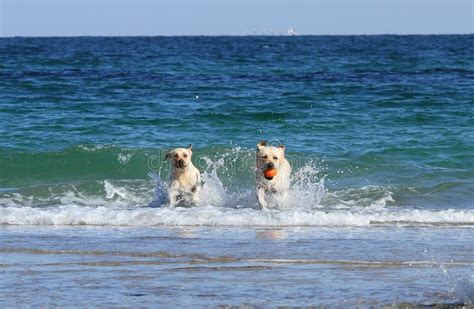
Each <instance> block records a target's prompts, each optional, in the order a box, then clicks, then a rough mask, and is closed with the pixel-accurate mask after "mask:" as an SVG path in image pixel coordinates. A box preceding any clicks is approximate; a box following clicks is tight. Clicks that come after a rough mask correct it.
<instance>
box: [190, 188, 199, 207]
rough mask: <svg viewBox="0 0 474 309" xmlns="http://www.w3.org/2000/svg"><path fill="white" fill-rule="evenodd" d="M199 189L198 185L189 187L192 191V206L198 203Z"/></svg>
mask: <svg viewBox="0 0 474 309" xmlns="http://www.w3.org/2000/svg"><path fill="white" fill-rule="evenodd" d="M200 191H201V188H200V187H199V186H195V187H193V188H192V189H191V192H192V194H193V195H192V197H191V202H192V203H193V204H194V206H197V204H198V203H199V192H200Z"/></svg>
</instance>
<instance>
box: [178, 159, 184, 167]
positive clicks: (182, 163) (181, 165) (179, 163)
mask: <svg viewBox="0 0 474 309" xmlns="http://www.w3.org/2000/svg"><path fill="white" fill-rule="evenodd" d="M178 166H179V167H181V168H182V167H184V160H183V159H181V160H178Z"/></svg>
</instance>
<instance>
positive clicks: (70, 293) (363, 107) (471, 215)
mask: <svg viewBox="0 0 474 309" xmlns="http://www.w3.org/2000/svg"><path fill="white" fill-rule="evenodd" d="M473 42H474V36H473V35H462V36H461V35H460V36H456V35H453V36H346V37H337V36H336V37H326V36H322V37H319V36H315V37H312V36H311V37H166V38H164V37H153V38H146V37H135V38H8V39H6V38H1V39H0V237H1V239H2V241H1V242H0V251H1V261H0V267H1V271H2V279H3V278H5V280H4V281H5V282H6V284H5V285H3V286H2V288H1V290H0V293H1V295H2V296H7V297H0V299H1V300H0V301H1V302H2V303H0V305H2V306H4V307H5V306H6V307H12V306H14V305H17V304H22V305H33V306H36V305H58V306H65V305H68V304H71V303H74V304H77V305H79V306H80V305H83V306H89V305H91V306H99V305H102V306H107V305H109V306H112V305H116V306H119V305H124V304H125V305H130V306H134V305H143V306H147V305H149V306H151V305H154V304H157V303H160V304H163V305H164V306H172V305H176V304H179V305H182V306H191V305H194V306H199V307H207V306H218V305H238V304H245V303H248V304H253V305H256V306H263V307H274V306H279V305H328V306H336V307H344V306H348V305H350V306H356V305H357V306H362V307H369V306H372V305H373V306H381V305H384V304H393V303H399V302H403V301H409V302H414V303H422V304H432V303H436V302H442V303H451V302H464V303H472V301H473V296H472V295H474V291H473V275H474V270H473V257H474V245H473V244H474V241H473V240H474V204H473V192H474V156H473V153H474V130H473V127H474V121H473V119H474V109H473V104H474V100H473V98H474V96H473V95H472V94H473V92H474V85H473V83H472V80H473V78H474V61H473V58H472V54H474V50H473V48H474V44H473ZM261 139H266V140H269V141H270V142H271V143H275V144H278V143H283V144H285V145H286V156H287V158H288V160H289V162H290V164H291V166H292V168H293V173H292V179H291V183H292V185H291V190H290V194H289V199H288V201H287V203H286V204H284V205H283V208H282V209H271V210H268V211H259V210H255V209H254V208H255V206H256V200H255V192H254V191H255V189H254V174H253V169H254V164H255V157H254V156H255V154H254V148H255V144H256V143H257V142H258V141H259V140H261ZM189 143H193V145H194V147H193V150H194V154H193V161H194V163H195V165H196V166H197V167H198V168H199V169H200V171H201V172H202V173H203V179H204V180H205V186H204V187H203V193H202V199H201V202H200V204H199V205H198V207H196V208H190V209H185V208H177V209H169V208H167V207H166V203H167V202H166V179H167V177H168V175H169V167H168V165H167V163H165V162H163V157H164V154H165V152H166V151H167V150H169V149H170V148H173V147H177V146H186V145H188V144H189ZM38 295H40V296H38ZM84 296H86V297H84ZM86 299H87V300H88V302H86V301H85V300H86Z"/></svg>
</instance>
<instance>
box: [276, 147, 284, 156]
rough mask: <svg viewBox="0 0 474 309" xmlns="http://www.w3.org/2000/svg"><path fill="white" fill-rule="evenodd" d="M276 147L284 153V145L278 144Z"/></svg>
mask: <svg viewBox="0 0 474 309" xmlns="http://www.w3.org/2000/svg"><path fill="white" fill-rule="evenodd" d="M278 149H280V150H281V152H283V155H284V154H285V145H280V146H278Z"/></svg>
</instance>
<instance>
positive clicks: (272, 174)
mask: <svg viewBox="0 0 474 309" xmlns="http://www.w3.org/2000/svg"><path fill="white" fill-rule="evenodd" d="M263 174H264V175H265V177H267V178H272V177H275V176H276V174H277V170H275V169H271V168H268V169H266V170H264V171H263Z"/></svg>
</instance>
